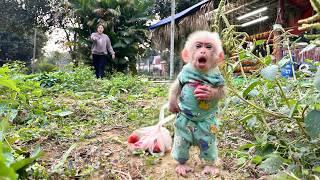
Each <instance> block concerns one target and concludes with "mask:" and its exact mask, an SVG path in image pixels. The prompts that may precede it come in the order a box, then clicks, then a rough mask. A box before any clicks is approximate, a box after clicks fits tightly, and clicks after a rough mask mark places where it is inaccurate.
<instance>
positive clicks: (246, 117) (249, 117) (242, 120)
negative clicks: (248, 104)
mask: <svg viewBox="0 0 320 180" xmlns="http://www.w3.org/2000/svg"><path fill="white" fill-rule="evenodd" d="M253 117H254V115H253V114H249V115H247V116H245V117H243V118H242V119H240V120H239V121H240V122H247V121H248V120H249V119H251V118H253Z"/></svg>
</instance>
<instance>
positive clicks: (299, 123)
mask: <svg viewBox="0 0 320 180" xmlns="http://www.w3.org/2000/svg"><path fill="white" fill-rule="evenodd" d="M296 123H297V124H298V126H299V129H300V131H301V132H302V134H303V135H304V136H305V137H306V138H307V139H310V137H309V135H308V134H307V132H306V130H305V129H304V128H303V127H302V124H301V122H300V121H299V119H296Z"/></svg>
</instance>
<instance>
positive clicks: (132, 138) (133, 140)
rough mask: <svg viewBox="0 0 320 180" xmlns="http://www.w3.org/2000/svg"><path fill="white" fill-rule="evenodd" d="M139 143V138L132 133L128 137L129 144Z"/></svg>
mask: <svg viewBox="0 0 320 180" xmlns="http://www.w3.org/2000/svg"><path fill="white" fill-rule="evenodd" d="M138 141H139V137H138V136H137V135H136V134H134V133H132V134H131V135H130V136H129V137H128V143H136V142H138Z"/></svg>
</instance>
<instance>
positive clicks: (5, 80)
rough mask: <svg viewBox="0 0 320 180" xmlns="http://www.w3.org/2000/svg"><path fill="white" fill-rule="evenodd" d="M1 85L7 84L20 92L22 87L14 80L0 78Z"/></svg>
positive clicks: (6, 85)
mask: <svg viewBox="0 0 320 180" xmlns="http://www.w3.org/2000/svg"><path fill="white" fill-rule="evenodd" d="M0 86H5V87H8V88H10V89H12V90H14V91H17V92H19V91H20V89H19V88H17V86H16V83H15V82H14V81H13V80H9V79H0Z"/></svg>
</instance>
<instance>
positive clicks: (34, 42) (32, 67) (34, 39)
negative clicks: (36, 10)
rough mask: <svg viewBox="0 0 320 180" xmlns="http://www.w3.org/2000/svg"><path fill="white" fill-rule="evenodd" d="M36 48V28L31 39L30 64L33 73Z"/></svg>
mask: <svg viewBox="0 0 320 180" xmlns="http://www.w3.org/2000/svg"><path fill="white" fill-rule="evenodd" d="M36 46H37V28H34V38H33V57H32V62H31V70H32V73H34V63H35V59H36Z"/></svg>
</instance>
